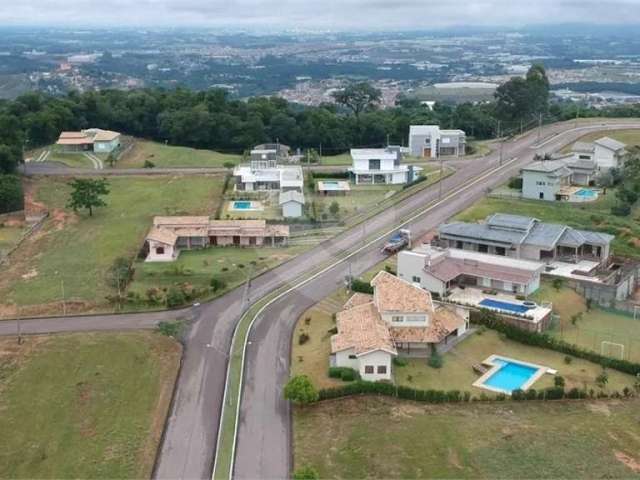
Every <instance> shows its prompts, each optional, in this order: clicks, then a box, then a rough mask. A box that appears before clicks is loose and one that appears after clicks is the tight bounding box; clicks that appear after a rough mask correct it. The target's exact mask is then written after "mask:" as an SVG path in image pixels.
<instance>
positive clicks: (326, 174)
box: [311, 172, 349, 180]
mask: <svg viewBox="0 0 640 480" xmlns="http://www.w3.org/2000/svg"><path fill="white" fill-rule="evenodd" d="M311 178H312V179H314V180H315V179H323V178H338V179H348V178H349V172H317V173H316V172H311Z"/></svg>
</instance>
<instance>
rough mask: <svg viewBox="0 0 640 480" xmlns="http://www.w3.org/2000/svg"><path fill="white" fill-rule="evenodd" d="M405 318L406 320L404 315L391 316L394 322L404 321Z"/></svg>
mask: <svg viewBox="0 0 640 480" xmlns="http://www.w3.org/2000/svg"><path fill="white" fill-rule="evenodd" d="M403 320H404V317H403V316H402V315H394V316H392V317H391V321H392V322H393V323H402V321H403Z"/></svg>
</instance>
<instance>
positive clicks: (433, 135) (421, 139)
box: [409, 125, 466, 158]
mask: <svg viewBox="0 0 640 480" xmlns="http://www.w3.org/2000/svg"><path fill="white" fill-rule="evenodd" d="M465 151H466V134H465V132H464V131H463V130H445V129H441V128H440V127H439V126H438V125H411V126H410V127H409V153H410V155H411V156H413V157H424V158H438V157H441V156H442V157H444V156H455V157H460V156H462V155H464V154H465Z"/></svg>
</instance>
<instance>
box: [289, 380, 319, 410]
mask: <svg viewBox="0 0 640 480" xmlns="http://www.w3.org/2000/svg"><path fill="white" fill-rule="evenodd" d="M284 398H286V399H287V400H291V401H292V402H293V403H297V404H299V405H306V404H308V403H312V402H315V401H317V400H318V391H317V390H316V389H315V387H314V386H313V384H312V383H311V380H309V377H307V376H306V375H296V376H295V377H292V378H291V380H289V381H288V382H287V384H286V385H285V387H284Z"/></svg>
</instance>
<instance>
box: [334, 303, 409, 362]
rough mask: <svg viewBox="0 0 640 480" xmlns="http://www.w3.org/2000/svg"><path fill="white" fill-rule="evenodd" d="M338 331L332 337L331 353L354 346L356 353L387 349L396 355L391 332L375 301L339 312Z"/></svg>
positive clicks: (337, 319) (337, 318)
mask: <svg viewBox="0 0 640 480" xmlns="http://www.w3.org/2000/svg"><path fill="white" fill-rule="evenodd" d="M336 322H337V327H338V333H337V334H335V335H333V336H332V337H331V353H336V352H340V351H342V350H347V349H350V348H353V350H354V352H355V354H356V355H362V354H364V353H367V352H372V351H375V350H385V351H387V352H389V353H391V354H393V355H395V354H396V353H397V352H396V349H395V347H394V346H393V341H392V339H391V334H390V333H389V329H388V327H387V325H386V324H385V323H384V321H383V320H382V319H381V318H380V315H379V314H378V311H377V310H376V306H375V305H374V304H373V302H369V303H364V304H360V305H356V306H354V307H351V308H349V309H346V310H343V311H341V312H339V313H338V315H337V317H336Z"/></svg>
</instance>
